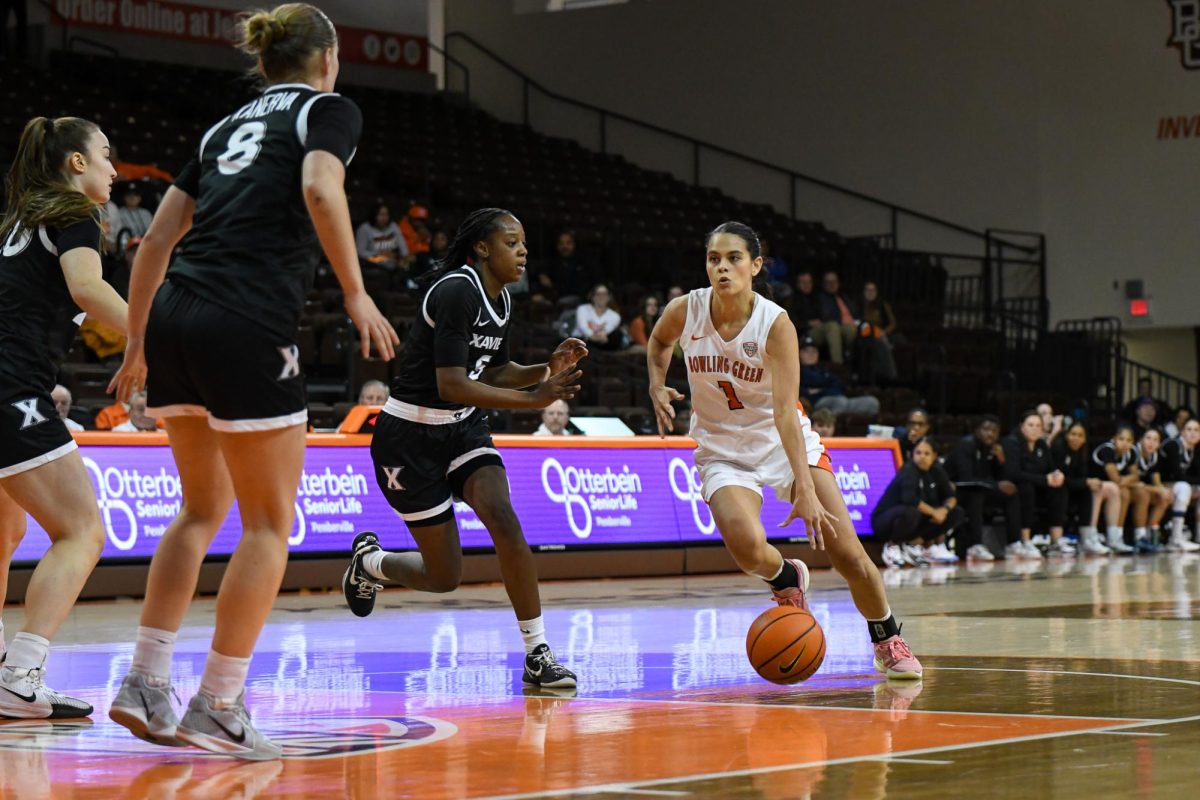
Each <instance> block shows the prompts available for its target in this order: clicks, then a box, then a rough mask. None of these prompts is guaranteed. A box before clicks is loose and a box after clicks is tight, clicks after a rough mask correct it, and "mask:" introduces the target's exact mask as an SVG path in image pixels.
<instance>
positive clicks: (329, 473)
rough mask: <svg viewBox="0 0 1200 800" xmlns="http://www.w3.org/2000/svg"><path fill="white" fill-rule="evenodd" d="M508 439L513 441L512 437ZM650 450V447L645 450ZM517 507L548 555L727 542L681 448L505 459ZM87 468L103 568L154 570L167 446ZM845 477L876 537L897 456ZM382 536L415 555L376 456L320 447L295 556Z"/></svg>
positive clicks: (465, 510) (836, 454) (528, 452)
mask: <svg viewBox="0 0 1200 800" xmlns="http://www.w3.org/2000/svg"><path fill="white" fill-rule="evenodd" d="M500 438H501V439H503V438H505V437H500ZM643 441H644V440H643ZM500 449H501V452H502V455H503V456H504V461H505V465H506V467H507V470H508V476H509V483H510V485H511V486H512V498H513V505H514V506H515V508H516V511H517V515H518V516H519V517H520V519H521V523H522V525H523V527H524V529H525V535H526V538H527V539H528V540H529V543H530V545H532V546H533V547H534V549H536V550H557V549H563V548H568V547H573V546H580V545H583V546H590V547H595V546H608V545H613V546H619V545H628V544H663V545H673V544H681V543H687V542H698V541H718V540H719V535H718V534H717V532H716V526H715V525H714V523H713V518H712V514H711V513H710V511H709V509H708V506H707V505H706V504H705V503H704V501H703V499H702V498H701V495H700V481H699V477H698V474H697V471H696V468H695V466H694V464H693V460H692V451H691V450H690V449H687V448H680V447H677V446H676V447H658V446H651V447H620V446H613V447H594V446H591V447H561V446H555V447H543V446H535V447H524V446H522V447H504V446H503V445H501V446H500ZM80 454H81V455H82V456H83V463H84V466H85V467H86V469H87V472H88V474H89V476H90V478H91V481H92V484H93V486H94V488H95V491H96V497H97V500H98V502H99V505H100V513H101V518H102V520H103V522H104V525H105V528H106V532H107V541H106V542H105V545H104V552H103V556H102V558H148V557H150V556H151V555H153V554H154V548H155V547H156V545H157V544H158V540H159V538H160V537H161V536H162V534H163V532H164V531H165V530H166V527H167V525H168V524H169V523H170V521H171V520H172V519H173V518H174V517H175V515H176V514H177V513H178V511H179V508H180V502H181V493H180V486H179V475H178V473H177V472H176V470H175V463H174V461H173V460H172V458H171V451H170V448H168V447H167V446H165V445H148V446H128V445H83V446H81V447H80ZM831 456H832V458H833V464H834V473H835V475H836V477H837V480H838V484H839V486H840V487H841V489H842V495H843V497H844V498H845V499H846V505H847V506H848V508H849V509H850V515H851V518H852V519H853V520H854V528H855V530H856V531H857V532H858V534H859V535H860V536H863V535H870V533H871V527H870V516H871V514H870V512H871V509H873V508H874V507H875V504H876V503H877V502H878V501H879V497H880V496H881V495H882V494H883V490H884V489H885V488H886V487H887V485H888V483H889V482H890V481H891V479H892V477H893V476H894V475H895V472H896V466H895V461H894V458H893V454H892V450H890V449H886V448H878V447H867V446H845V447H843V446H838V445H837V444H836V443H835V444H834V446H833V448H832V449H831ZM765 495H766V499H765V502H764V503H763V512H762V518H763V524H764V526H765V527H766V530H767V535H768V536H769V537H771V538H773V539H785V540H797V541H798V540H803V539H804V525H803V523H800V522H795V523H793V524H792V525H791V526H790V527H789V528H788V529H787V530H780V529H778V528H777V527H776V526H777V525H778V524H779V523H780V522H781V521H783V519H784V518H785V517H786V516H787V513H788V510H789V508H790V506H789V504H788V503H784V502H780V501H779V500H777V499H776V498H775V496H774V492H772V491H771V490H770V489H766V490H765ZM455 515H456V517H457V519H458V526H459V530H460V532H461V537H462V544H463V546H464V547H491V539H490V538H489V536H488V534H487V531H486V530H485V529H484V527H483V525H482V523H480V521H479V519H478V518H477V517H476V516H475V514H474V513H473V512H472V511H471V509H470V508H469V507H467V505H466V504H465V503H456V504H455ZM361 530H374V531H376V532H378V533H379V534H380V538H381V540H382V542H383V544H384V546H385V547H387V548H388V549H406V548H414V547H415V543H414V541H413V539H412V537H411V536H409V534H408V530H407V528H406V527H405V526H404V524H403V523H402V522H401V520H400V519H399V518H398V517H397V516H396V515H395V513H394V512H393V511H392V509H391V507H390V506H388V504H387V502H386V500H385V499H384V497H383V493H382V492H381V491H380V489H379V487H378V485H377V484H376V482H375V471H374V467H373V466H372V464H371V456H370V450H369V448H367V447H364V446H355V445H346V446H310V447H309V448H308V450H307V452H306V456H305V465H304V471H303V474H302V476H301V480H300V489H299V492H298V493H297V496H296V523H295V527H294V528H293V530H292V535H291V536H290V537H289V539H288V542H289V545H290V550H291V552H293V553H330V552H342V553H344V552H346V551H347V550H348V548H349V546H350V542H351V540H352V539H353V538H354V535H355V533H356V532H358V531H361ZM240 532H241V522H240V517H239V515H238V509H237V506H236V505H234V507H233V509H232V510H231V511H230V514H229V517H228V518H227V519H226V521H225V523H224V524H223V525H222V526H221V529H220V530H219V531H218V532H217V536H216V538H215V539H214V541H213V545H212V548H211V549H210V553H211V554H213V555H228V554H230V553H232V552H233V550H234V548H235V547H236V546H237V542H238V537H239V535H240ZM48 544H49V539H48V538H47V536H46V534H45V531H43V530H42V529H41V528H40V527H39V526H38V525H37V523H35V522H34V521H33V520H32V519H30V520H29V528H28V533H27V534H26V536H25V540H24V541H23V542H22V543H21V545H20V546H19V547H18V548H17V551H16V555H15V558H14V560H15V561H18V562H21V561H25V562H28V561H36V560H37V559H38V558H40V557H41V555H42V553H44V552H45V550H46V547H47V546H48Z"/></svg>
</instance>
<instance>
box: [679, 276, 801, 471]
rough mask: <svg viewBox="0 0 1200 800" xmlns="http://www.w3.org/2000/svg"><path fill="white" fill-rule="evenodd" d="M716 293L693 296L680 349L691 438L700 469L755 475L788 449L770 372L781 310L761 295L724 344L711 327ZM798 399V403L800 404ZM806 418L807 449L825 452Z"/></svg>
mask: <svg viewBox="0 0 1200 800" xmlns="http://www.w3.org/2000/svg"><path fill="white" fill-rule="evenodd" d="M711 298H712V288H711V287H709V288H705V289H695V290H693V291H692V292H690V293H689V294H688V311H687V320H686V321H685V322H684V324H683V335H682V336H680V338H679V344H680V346H681V347H682V348H683V355H684V361H685V362H686V364H687V373H688V385H689V386H690V387H691V390H692V427H691V434H692V438H693V439H695V440H696V444H697V447H696V463H697V464H704V463H706V462H709V461H714V460H715V461H728V462H731V463H734V464H740V465H745V466H746V467H747V468H750V469H754V468H755V467H756V466H757V465H758V464H760V463H761V462H762V461H763V460H765V459H766V458H767V457H768V455H769V454H770V453H771V452H772V451H774V450H775V448H780V447H782V446H783V444H782V443H781V442H780V440H779V432H778V431H777V430H776V428H775V412H774V399H773V398H772V395H771V372H770V370H768V369H767V368H766V363H765V362H766V359H765V356H766V352H765V351H766V348H767V335H768V334H769V333H770V331H771V326H772V325H774V324H775V320H776V319H778V318H779V315H780V314H786V313H787V312H786V311H784V310H783V309H782V308H781V307H780V306H778V305H777V304H775V303H773V302H771V301H770V300H768V299H767V298H765V297H763V296H762V295H760V294H757V293H756V294H755V295H754V309H753V310H752V311H751V312H750V319H749V320H748V321H747V322H746V326H745V327H744V328H742V331H741V333H739V334H738V335H737V336H736V337H734V338H733V339H732V340H731V341H728V342H726V341H724V340H723V339H722V338H721V337H720V336H719V335H718V334H717V329H716V328H715V327H714V326H713V323H712V314H711V313H710V311H709V303H710V301H711ZM797 399H798V398H797ZM798 413H800V415H801V422H802V427H803V430H804V438H805V447H806V449H807V450H808V451H809V452H810V453H811V452H812V451H813V449H814V448H815V449H816V451H817V455H818V456H819V455H820V453H821V452H823V448H822V447H821V444H820V438H819V437H817V436H816V434H815V433H813V432H812V429H811V428H810V427H809V425H808V424H807V423H808V419H807V417H804V414H803V412H798Z"/></svg>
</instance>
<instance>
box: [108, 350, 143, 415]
mask: <svg viewBox="0 0 1200 800" xmlns="http://www.w3.org/2000/svg"><path fill="white" fill-rule="evenodd" d="M145 386H146V350H145V345H144V344H143V339H142V337H140V336H136V337H135V336H131V337H129V339H128V340H127V341H126V344H125V359H124V360H123V361H122V362H121V368H120V369H119V370H117V374H116V375H113V377H112V380H111V381H109V383H108V388H107V389H106V390H105V391H106V392H108V393H109V394H112V393H113V392H114V391H115V392H116V393H117V400H118V401H119V402H121V403H127V402H129V397H130V395H132V394H133V393H134V392H140V391H141V390H142V389H143V388H145Z"/></svg>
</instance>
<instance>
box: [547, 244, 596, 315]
mask: <svg viewBox="0 0 1200 800" xmlns="http://www.w3.org/2000/svg"><path fill="white" fill-rule="evenodd" d="M535 272H536V285H535V289H534V291H535V292H536V293H537V294H541V295H542V296H543V297H545V298H546V299H547V300H549V301H550V302H551V303H562V304H563V305H566V306H568V307H569V306H571V305H574V304H576V303H578V302H579V301H580V300H581V299H582V298H583V296H584V293H585V292H587V289H588V286H589V285H590V283H591V281H592V279H593V276H592V272H591V270H589V269H588V268H587V267H586V266H585V265H584V264H583V263H581V262H580V261H579V258H578V257H577V256H576V254H575V232H574V231H562V232H561V233H559V234H558V241H557V242H555V245H554V257H553V258H551V259H550V260H549V261H545V262H543V263H542V264H540V265H538V268H537V269H536V270H535Z"/></svg>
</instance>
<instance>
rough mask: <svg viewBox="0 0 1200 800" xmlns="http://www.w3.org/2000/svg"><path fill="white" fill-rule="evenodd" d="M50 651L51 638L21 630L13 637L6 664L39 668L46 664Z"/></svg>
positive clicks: (19, 667) (14, 666)
mask: <svg viewBox="0 0 1200 800" xmlns="http://www.w3.org/2000/svg"><path fill="white" fill-rule="evenodd" d="M49 653H50V640H49V639H43V638H42V637H41V636H38V635H37V634H35V633H26V632H25V631H21V632H20V633H18V634H17V635H16V636H14V637H13V640H12V646H11V647H9V648H8V657H7V658H6V659H5V661H4V666H6V667H12V668H13V669H39V668H41V667H43V666H45V665H46V656H47V655H49Z"/></svg>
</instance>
